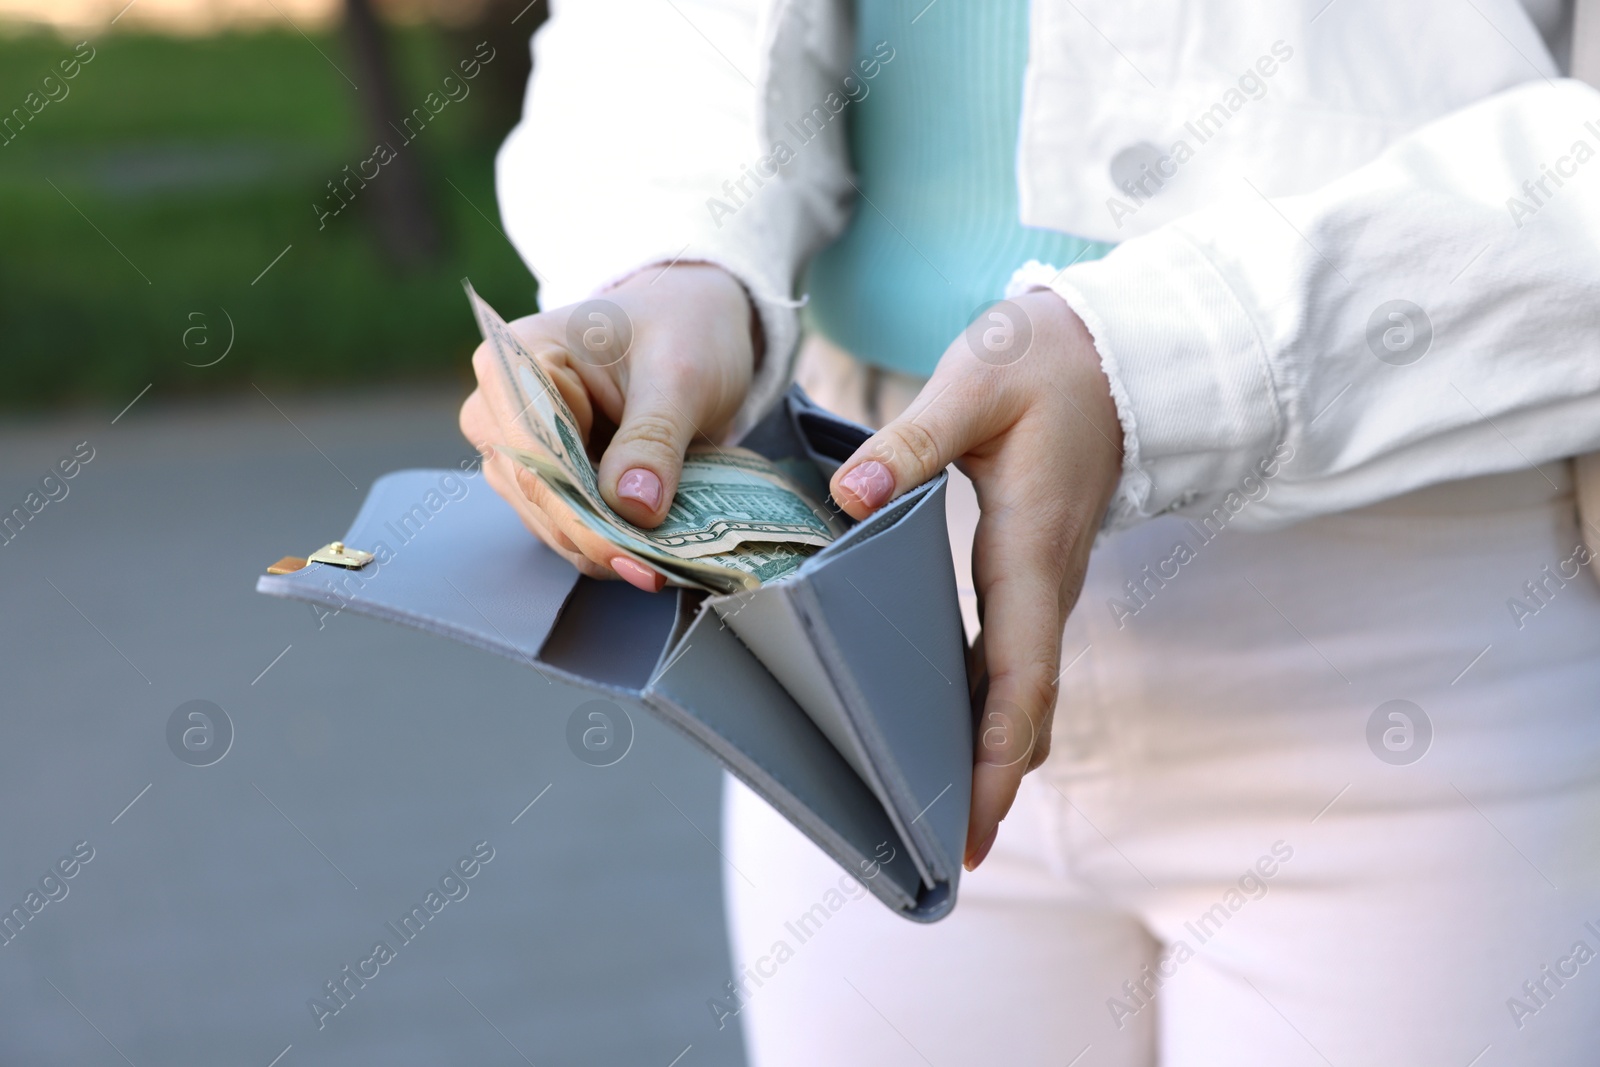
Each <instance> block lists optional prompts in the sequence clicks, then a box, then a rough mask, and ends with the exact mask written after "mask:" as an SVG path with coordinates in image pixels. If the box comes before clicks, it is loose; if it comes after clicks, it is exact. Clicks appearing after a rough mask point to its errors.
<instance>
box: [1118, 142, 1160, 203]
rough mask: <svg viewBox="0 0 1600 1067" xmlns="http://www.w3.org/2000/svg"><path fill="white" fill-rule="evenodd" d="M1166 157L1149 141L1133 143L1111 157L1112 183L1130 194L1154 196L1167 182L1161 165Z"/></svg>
mask: <svg viewBox="0 0 1600 1067" xmlns="http://www.w3.org/2000/svg"><path fill="white" fill-rule="evenodd" d="M1165 158H1166V157H1165V156H1164V155H1163V154H1162V151H1161V149H1159V148H1157V147H1156V146H1155V145H1153V144H1151V143H1150V142H1149V141H1139V142H1136V143H1135V144H1131V145H1129V146H1128V147H1127V148H1124V149H1123V150H1122V151H1120V152H1118V153H1117V154H1116V155H1114V156H1112V157H1111V184H1112V185H1115V186H1116V187H1117V188H1118V189H1120V190H1121V191H1122V192H1124V193H1127V194H1128V195H1130V196H1154V195H1156V193H1158V192H1160V191H1161V186H1162V185H1163V184H1165V182H1164V179H1163V178H1162V176H1161V168H1160V166H1159V164H1160V162H1161V161H1162V160H1163V159H1165Z"/></svg>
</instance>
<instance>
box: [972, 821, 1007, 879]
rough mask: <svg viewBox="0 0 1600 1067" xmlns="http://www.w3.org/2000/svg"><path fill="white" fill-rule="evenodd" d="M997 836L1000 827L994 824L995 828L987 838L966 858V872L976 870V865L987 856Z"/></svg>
mask: <svg viewBox="0 0 1600 1067" xmlns="http://www.w3.org/2000/svg"><path fill="white" fill-rule="evenodd" d="M998 836H1000V825H999V824H998V823H996V824H995V828H994V829H993V830H990V831H989V836H988V837H986V838H984V839H983V844H981V845H979V846H978V847H977V848H976V849H975V850H973V853H972V855H971V856H969V857H967V862H966V868H967V870H969V871H975V870H977V869H978V864H980V863H982V862H983V861H984V858H985V857H986V856H988V855H989V850H990V849H991V848H993V847H994V839H995V838H996V837H998Z"/></svg>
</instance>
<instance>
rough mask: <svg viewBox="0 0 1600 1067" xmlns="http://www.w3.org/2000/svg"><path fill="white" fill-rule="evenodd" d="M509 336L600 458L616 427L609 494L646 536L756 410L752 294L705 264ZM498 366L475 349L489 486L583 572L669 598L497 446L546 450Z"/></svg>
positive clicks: (467, 424) (547, 316)
mask: <svg viewBox="0 0 1600 1067" xmlns="http://www.w3.org/2000/svg"><path fill="white" fill-rule="evenodd" d="M600 301H604V302H605V304H600V303H599V302H600ZM606 304H609V305H610V306H605V305H606ZM619 312H620V314H619ZM511 329H512V330H513V331H514V332H515V333H516V335H517V336H518V337H519V338H520V339H521V340H522V343H523V345H524V346H526V347H527V349H528V351H529V352H531V353H532V354H533V357H534V359H536V360H538V361H539V365H540V366H541V367H542V368H543V369H544V372H545V373H546V374H548V375H549V376H550V379H551V381H553V382H554V383H555V385H556V388H557V390H558V391H559V392H560V393H561V398H562V399H563V400H565V401H566V403H567V407H568V408H570V409H571V410H572V414H573V415H574V416H575V417H576V418H577V420H578V427H579V429H580V430H581V431H582V432H583V435H584V443H585V444H586V445H588V446H589V449H590V453H591V455H592V454H593V453H594V450H595V448H596V447H597V446H598V444H599V443H600V442H601V441H602V440H604V435H605V434H606V433H607V432H609V431H610V430H611V428H612V427H615V432H614V433H611V434H610V439H609V441H606V442H605V451H604V453H603V454H602V455H601V458H600V462H599V464H598V465H597V470H598V474H599V478H600V492H601V495H603V496H604V497H605V500H606V503H608V504H610V505H611V507H612V508H613V509H615V510H616V511H617V513H618V514H620V515H621V516H622V517H623V518H625V519H627V520H628V521H629V522H631V523H633V524H635V525H636V526H641V527H646V528H650V527H654V526H657V525H659V524H660V522H661V520H662V519H663V518H665V517H666V513H667V508H668V507H669V506H670V505H671V503H672V497H673V494H674V493H675V492H676V491H677V487H678V476H679V474H680V473H681V471H682V469H683V455H684V450H685V449H686V448H688V446H689V444H690V442H691V441H694V440H695V439H697V438H705V439H709V440H716V439H717V438H718V437H719V436H720V435H721V434H722V433H723V431H724V430H725V429H726V428H727V425H728V423H729V421H730V420H731V419H732V418H733V416H734V415H735V414H736V413H737V412H738V410H739V407H740V405H741V404H743V403H744V398H745V394H746V392H747V391H748V390H749V387H750V378H751V374H752V373H753V371H754V366H755V361H756V352H755V343H756V342H755V338H756V337H757V336H758V335H759V327H758V326H757V325H756V320H755V318H754V315H753V313H752V311H751V305H750V302H749V299H748V297H746V295H745V291H744V287H743V286H742V285H740V284H739V282H738V281H736V280H735V279H734V278H733V276H732V275H730V274H728V273H727V272H726V271H724V270H723V269H722V268H720V267H714V266H710V265H708V264H701V263H680V264H677V265H675V266H672V267H669V268H667V269H666V270H665V271H661V272H657V271H651V270H647V271H644V272H641V273H639V274H636V275H634V276H633V277H631V278H629V279H627V280H625V281H623V282H622V283H621V284H619V285H617V286H616V287H615V288H613V289H611V290H609V291H607V292H605V293H603V294H601V295H600V296H599V297H597V298H595V299H594V300H588V301H584V302H583V303H581V304H574V305H570V306H568V307H564V308H557V309H555V310H553V311H545V312H541V313H539V314H537V315H529V316H527V317H526V318H522V319H518V320H517V321H515V322H513V323H511ZM490 358H491V356H490V352H489V349H488V346H487V345H480V346H479V347H478V350H477V351H476V352H475V353H474V354H473V357H472V366H473V370H474V372H475V373H476V374H477V378H478V387H477V388H476V389H475V390H473V392H472V395H471V396H469V397H467V400H466V403H464V404H462V405H461V432H462V433H463V434H464V435H465V436H466V438H467V440H468V441H469V442H470V443H471V444H472V445H473V446H475V447H476V448H477V449H478V452H479V454H480V455H482V456H483V470H484V476H485V477H486V478H487V479H488V482H489V485H490V486H491V487H493V489H494V491H495V492H497V493H499V494H500V495H501V496H502V497H504V498H505V500H506V501H507V502H508V503H510V505H511V506H512V507H513V508H514V509H516V512H517V514H518V515H519V516H521V518H522V521H523V523H524V524H525V525H526V526H527V527H528V529H529V530H531V531H532V532H533V533H534V534H535V535H536V536H537V537H538V538H539V539H540V540H542V541H544V543H545V544H547V545H549V546H550V547H551V548H553V549H554V550H555V551H557V552H559V553H560V554H561V555H562V556H564V557H566V559H567V560H569V561H570V562H571V563H572V564H573V565H574V566H576V567H577V568H578V569H579V570H580V571H582V572H583V573H584V574H587V575H590V576H591V577H595V578H615V577H621V578H623V579H626V580H627V581H628V582H630V583H632V584H633V585H636V586H638V587H640V588H641V589H645V590H647V591H650V592H655V591H657V590H659V589H660V588H661V587H662V586H663V585H665V584H666V579H665V577H664V576H663V575H661V574H660V573H658V572H656V571H654V570H651V569H649V568H647V567H644V566H642V565H640V564H639V563H637V562H635V561H634V560H632V559H630V558H628V557H626V556H623V555H619V554H618V553H617V551H616V549H615V548H614V547H612V545H611V544H610V543H609V542H608V541H606V540H605V539H604V538H603V537H600V536H599V535H598V534H595V533H593V532H592V531H590V530H589V528H588V527H586V526H584V525H583V524H582V523H581V522H580V521H579V520H578V518H577V516H575V515H574V514H573V513H572V510H571V509H570V508H569V507H568V506H567V505H566V504H565V503H564V502H562V501H561V500H559V499H557V498H556V497H555V495H554V494H553V493H551V492H550V490H548V489H547V488H545V486H544V483H542V482H541V481H539V479H538V478H536V477H535V476H534V475H533V474H532V473H530V472H529V471H527V470H525V469H524V468H522V467H521V466H519V465H518V464H516V463H515V462H513V461H512V460H511V459H510V458H509V457H508V456H506V455H505V454H504V453H502V452H499V451H497V450H496V449H495V447H494V446H495V445H508V446H512V447H518V448H528V449H537V448H538V445H537V444H536V443H535V442H533V441H532V440H531V439H530V438H529V437H528V435H527V433H526V432H525V431H523V430H522V429H521V428H520V426H519V424H518V415H519V412H518V411H517V410H516V407H515V403H514V401H513V400H512V398H510V397H508V396H506V395H504V394H503V393H502V392H501V390H500V389H499V388H497V385H496V382H497V379H496V376H495V375H494V374H493V372H492V370H491V364H490V362H489V360H490Z"/></svg>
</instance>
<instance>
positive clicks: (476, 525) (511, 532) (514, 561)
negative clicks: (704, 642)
mask: <svg viewBox="0 0 1600 1067" xmlns="http://www.w3.org/2000/svg"><path fill="white" fill-rule="evenodd" d="M313 540H314V539H313ZM344 542H345V544H347V545H349V546H350V547H352V548H359V549H363V550H365V551H369V552H372V553H373V554H374V556H375V557H376V558H375V559H374V560H373V561H372V562H371V563H369V564H367V565H366V566H365V567H362V568H361V569H360V570H349V569H346V568H343V567H336V566H331V565H329V564H325V563H310V564H307V565H306V566H305V567H304V568H303V569H301V570H298V571H294V572H293V573H290V574H268V575H263V576H262V577H261V578H260V579H258V580H257V582H256V590H257V591H258V592H261V593H266V594H268V595H270V596H279V597H288V598H291V599H295V600H305V601H309V602H311V603H313V604H320V605H324V606H326V607H327V608H330V609H332V610H331V612H328V613H319V618H320V619H321V620H322V621H326V619H327V618H328V617H330V616H331V615H336V614H339V613H341V612H343V611H346V610H348V611H353V612H355V613H357V614H361V615H372V616H376V617H378V618H381V619H386V620H388V621H390V622H398V623H402V624H404V625H406V626H413V627H416V628H418V629H421V630H424V631H426V632H429V633H434V634H439V635H441V636H444V637H449V638H453V639H454V640H457V641H462V642H464V643H466V644H469V645H474V646H476V647H478V648H482V649H485V650H487V651H490V652H497V653H499V654H500V655H503V656H509V657H511V658H513V659H520V660H524V661H527V662H529V663H530V664H531V663H533V662H534V661H535V660H536V659H537V657H538V655H539V651H540V649H541V648H542V647H543V646H544V644H545V642H546V641H547V640H548V639H549V637H550V632H551V630H552V628H554V627H555V624H556V620H557V619H558V618H559V617H560V615H561V612H562V608H563V606H564V605H565V604H566V602H567V600H568V598H569V597H570V596H571V595H572V592H573V588H574V586H575V585H576V584H577V583H578V579H579V575H578V572H577V571H576V570H574V569H573V567H572V565H571V564H570V563H568V562H567V561H566V560H564V559H562V558H561V557H560V556H558V555H557V554H556V553H555V552H552V551H551V550H550V549H548V548H546V547H545V546H544V545H543V544H541V543H540V542H539V541H538V540H536V539H535V538H533V537H530V536H529V535H528V531H527V530H526V529H525V528H524V527H523V525H522V523H521V521H520V520H519V519H518V518H517V516H516V513H515V512H513V511H512V510H511V509H510V508H508V507H506V505H505V502H504V501H502V500H501V499H500V498H499V497H497V496H496V495H495V494H494V492H493V490H491V489H490V488H489V486H488V485H487V484H486V483H485V482H484V480H483V478H482V476H481V475H472V476H467V475H463V474H459V473H457V472H456V471H450V470H405V471H396V472H394V473H392V474H386V475H384V476H383V477H382V478H379V479H378V480H377V482H375V483H374V484H373V486H372V489H371V491H370V492H369V493H368V494H367V499H366V502H365V503H364V504H363V505H362V507H361V511H360V513H359V514H358V515H357V516H356V518H355V521H354V522H353V523H351V525H350V529H349V531H348V532H347V533H346V534H345V535H344ZM629 588H630V589H631V587H629ZM633 592H635V593H638V594H639V599H640V600H645V599H650V598H648V597H647V596H646V594H643V593H639V591H638V590H633ZM656 654H657V653H656V650H651V652H650V655H649V662H648V663H646V665H645V667H644V670H643V671H642V672H639V678H638V684H639V685H643V683H644V680H645V679H646V678H647V677H648V674H649V668H650V666H651V665H652V664H653V663H654V662H655V657H656Z"/></svg>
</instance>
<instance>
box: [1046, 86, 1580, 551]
mask: <svg viewBox="0 0 1600 1067" xmlns="http://www.w3.org/2000/svg"><path fill="white" fill-rule="evenodd" d="M1578 142H1582V143H1583V145H1584V146H1585V148H1584V149H1583V150H1579V149H1578ZM1597 150H1600V94H1597V93H1595V92H1594V91H1593V90H1590V89H1588V88H1586V87H1583V86H1581V85H1579V84H1577V83H1574V82H1556V83H1552V84H1548V85H1547V84H1535V85H1532V86H1529V87H1526V88H1522V89H1518V90H1515V91H1512V92H1508V93H1505V94H1501V95H1500V96H1497V97H1494V98H1491V99H1489V100H1486V101H1484V102H1482V103H1481V104H1478V105H1475V106H1474V107H1471V108H1468V109H1465V110H1463V111H1461V112H1458V113H1456V114H1454V115H1451V116H1449V117H1447V118H1445V119H1443V120H1440V121H1438V122H1435V123H1432V124H1430V125H1428V126H1426V127H1423V128H1422V129H1420V130H1419V131H1417V132H1416V133H1415V134H1413V135H1411V136H1410V137H1407V138H1406V139H1405V140H1403V141H1402V142H1400V143H1399V144H1397V145H1396V146H1395V147H1394V148H1392V149H1391V150H1390V151H1389V152H1387V153H1385V155H1384V156H1382V157H1380V158H1379V159H1378V160H1376V161H1375V162H1373V163H1371V164H1369V165H1367V166H1365V167H1362V168H1360V169H1359V170H1357V171H1355V172H1353V173H1352V174H1350V175H1348V176H1347V177H1345V178H1343V179H1341V180H1339V181H1337V182H1334V183H1332V184H1331V185H1329V186H1327V187H1325V188H1324V189H1322V190H1319V191H1317V192H1316V193H1313V194H1310V195H1307V196H1302V197H1291V198H1283V199H1279V200H1275V201H1270V202H1269V201H1267V200H1265V199H1264V198H1263V197H1261V196H1260V195H1259V194H1257V193H1255V192H1254V191H1253V189H1252V188H1251V187H1249V186H1248V185H1247V184H1246V183H1243V182H1242V183H1241V192H1240V195H1239V196H1238V197H1237V198H1235V199H1232V200H1230V201H1229V202H1227V203H1225V204H1219V205H1217V206H1215V207H1213V208H1210V209H1207V210H1204V211H1201V212H1198V213H1196V214H1195V215H1192V216H1190V217H1188V218H1186V219H1184V220H1181V221H1179V222H1177V223H1174V224H1172V225H1170V226H1167V227H1164V228H1162V229H1161V230H1159V231H1157V232H1155V233H1153V234H1151V235H1149V236H1146V237H1142V238H1137V239H1134V240H1132V241H1129V242H1128V243H1127V244H1126V245H1124V246H1122V247H1121V248H1119V249H1118V250H1117V251H1116V252H1114V253H1112V255H1110V256H1108V257H1107V258H1106V259H1105V260H1104V261H1102V262H1100V263H1094V264H1085V265H1082V266H1077V267H1073V268H1071V269H1069V270H1067V271H1065V272H1062V273H1061V274H1060V275H1059V276H1057V277H1055V278H1053V279H1052V278H1050V277H1049V276H1048V275H1040V274H1039V273H1038V272H1035V273H1034V274H1032V275H1029V274H1027V273H1024V274H1023V275H1021V276H1019V278H1018V280H1017V287H1019V288H1026V287H1028V286H1030V285H1034V284H1041V285H1042V284H1048V287H1050V288H1052V289H1054V290H1055V291H1056V292H1058V293H1059V294H1061V295H1062V296H1063V297H1064V298H1065V299H1066V300H1067V301H1068V303H1069V304H1071V305H1072V307H1073V309H1074V310H1075V311H1077V312H1078V313H1079V315H1081V316H1082V317H1083V319H1084V321H1085V323H1086V324H1087V325H1088V326H1089V329H1090V331H1091V333H1092V334H1093V336H1094V338H1095V343H1096V346H1097V348H1098V349H1099V351H1100V353H1101V357H1102V360H1103V363H1104V365H1105V369H1106V371H1107V376H1108V378H1109V379H1110V381H1111V384H1112V387H1113V392H1114V395H1115V397H1116V400H1117V406H1118V414H1119V417H1120V419H1121V421H1122V425H1123V430H1124V437H1125V446H1126V460H1125V468H1124V478H1123V483H1122V486H1121V487H1120V489H1119V491H1118V494H1117V497H1116V499H1115V500H1114V502H1113V505H1112V511H1111V514H1110V517H1109V520H1108V521H1109V523H1110V524H1111V525H1113V526H1116V525H1126V524H1128V523H1131V522H1134V521H1137V520H1138V519H1139V518H1142V517H1145V516H1148V515H1152V514H1159V513H1162V512H1168V511H1175V512H1178V513H1203V512H1208V511H1210V510H1212V509H1213V508H1215V507H1216V506H1218V505H1219V504H1220V503H1222V502H1223V501H1224V500H1225V499H1226V497H1227V494H1229V493H1230V492H1236V491H1237V490H1238V487H1239V486H1240V485H1241V484H1242V483H1244V481H1245V479H1246V478H1250V477H1252V476H1253V477H1255V478H1258V479H1259V478H1260V476H1261V464H1262V462H1263V461H1266V460H1270V459H1272V458H1273V457H1280V458H1281V457H1284V456H1288V457H1292V458H1289V459H1287V460H1286V461H1284V462H1282V463H1281V464H1280V465H1279V467H1278V469H1275V474H1274V476H1273V478H1272V482H1273V487H1272V490H1271V492H1270V493H1269V494H1267V496H1266V497H1265V499H1263V500H1262V501H1261V502H1259V503H1257V504H1254V505H1252V507H1251V508H1250V509H1249V510H1248V511H1247V512H1246V513H1244V514H1241V515H1240V517H1239V522H1240V524H1241V525H1245V526H1251V525H1253V526H1269V525H1277V524H1281V523H1285V522H1292V521H1296V520H1298V519H1302V518H1307V517H1310V516H1313V515H1318V514H1325V513H1329V512H1334V511H1340V510H1345V509H1348V508H1354V507H1359V506H1362V505H1365V504H1368V503H1372V502H1375V501H1377V500H1380V499H1383V498H1386V497H1390V496H1394V495H1398V494H1400V493H1404V492H1407V491H1409V490H1411V489H1415V488H1418V487H1420V486H1423V485H1427V484H1431V483H1435V482H1441V481H1447V480H1451V479H1455V478H1463V477H1469V476H1473V475H1479V474H1487V473H1491V472H1495V471H1502V470H1508V469H1514V468H1518V467H1524V466H1527V465H1528V464H1530V463H1539V462H1543V461H1547V460H1551V459H1555V458H1559V457H1562V456H1566V455H1571V454H1574V453H1578V452H1585V451H1590V450H1593V449H1596V448H1600V353H1597V351H1596V347H1597V345H1596V340H1597V338H1600V253H1597V251H1596V250H1597V249H1600V162H1594V163H1592V164H1591V162H1590V161H1591V160H1592V159H1593V158H1594V156H1595V154H1596V151H1597ZM1591 167H1592V169H1591ZM1524 182H1528V183H1529V184H1528V185H1527V186H1526V187H1525V186H1524ZM1402 301H1403V302H1404V303H1403V304H1402V303H1399V302H1402ZM1411 308H1416V309H1420V312H1421V313H1420V314H1418V313H1417V312H1416V311H1413V310H1410V309H1411ZM1395 312H1399V313H1401V314H1402V315H1404V316H1405V318H1402V319H1395V318H1391V317H1390V316H1391V313H1395ZM1407 320H1409V327H1408V325H1407ZM1408 328H1409V329H1410V330H1411V331H1412V332H1411V333H1410V334H1409V336H1408V335H1407V332H1406V331H1407V329H1408Z"/></svg>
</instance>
